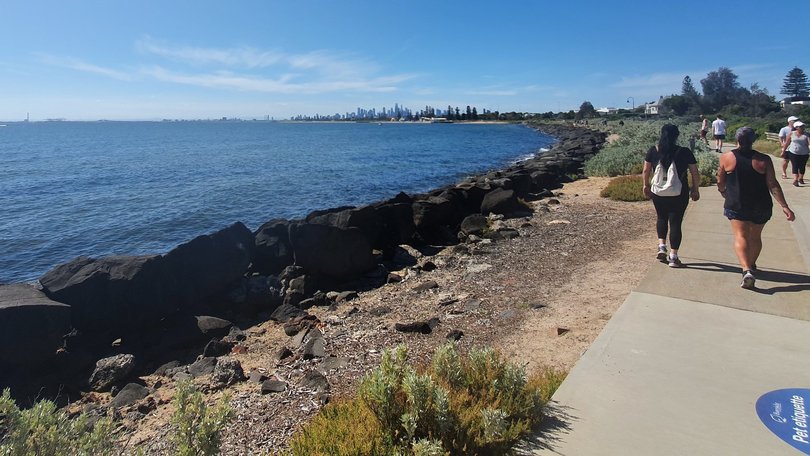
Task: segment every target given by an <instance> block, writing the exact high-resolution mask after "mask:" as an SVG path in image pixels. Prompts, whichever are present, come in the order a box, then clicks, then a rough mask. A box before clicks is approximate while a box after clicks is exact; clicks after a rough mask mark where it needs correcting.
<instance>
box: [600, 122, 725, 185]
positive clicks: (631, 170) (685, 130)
mask: <svg viewBox="0 0 810 456" xmlns="http://www.w3.org/2000/svg"><path fill="white" fill-rule="evenodd" d="M665 123H674V124H676V125H677V126H678V129H679V130H680V131H681V135H680V137H679V138H678V144H679V145H681V146H683V147H690V146H692V147H694V151H695V158H697V160H698V170H699V171H700V175H701V182H702V185H708V184H709V183H711V182H713V179H714V177H713V176H714V173H715V171H716V170H717V164H718V160H717V154H715V153H714V152H710V151H709V148H708V147H707V146H706V145H705V143H703V142H701V141H699V140H697V139H696V138H694V136H695V135H694V132H697V131H698V129H699V127H700V125H699V124H698V123H695V122H691V123H688V122H678V121H655V122H644V123H635V122H633V123H629V124H628V125H626V126H625V127H620V128H619V130H618V131H617V133H618V134H619V136H620V138H619V139H618V140H617V141H615V142H613V143H612V144H609V145H606V146H605V147H604V148H603V149H602V150H601V151H600V152H599V153H598V154H596V155H595V156H593V157H592V158H591V159H590V160H588V161H587V162H586V163H585V174H586V175H587V176H602V177H614V176H625V175H629V174H639V173H641V170H642V168H643V165H644V156H645V155H646V153H647V150H649V148H650V147H652V146H653V145H655V143H656V142H658V139H659V137H660V134H661V127H662V126H663V125H664V124H665ZM690 137H691V138H692V139H693V140H694V141H693V144H690Z"/></svg>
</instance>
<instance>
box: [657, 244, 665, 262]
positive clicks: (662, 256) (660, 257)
mask: <svg viewBox="0 0 810 456" xmlns="http://www.w3.org/2000/svg"><path fill="white" fill-rule="evenodd" d="M667 257H668V255H667V246H665V245H659V246H658V254H656V255H655V258H656V259H657V260H658V261H660V262H662V263H666V262H667Z"/></svg>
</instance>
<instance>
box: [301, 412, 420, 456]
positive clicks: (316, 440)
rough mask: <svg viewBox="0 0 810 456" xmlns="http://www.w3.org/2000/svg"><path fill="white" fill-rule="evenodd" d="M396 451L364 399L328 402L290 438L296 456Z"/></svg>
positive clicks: (385, 455) (381, 455)
mask: <svg viewBox="0 0 810 456" xmlns="http://www.w3.org/2000/svg"><path fill="white" fill-rule="evenodd" d="M359 423H362V425H358V424H359ZM394 450H395V447H394V445H393V444H392V442H391V439H390V438H389V437H388V436H387V435H386V433H385V432H383V429H382V427H381V425H380V421H379V420H378V419H377V417H376V416H375V415H374V413H373V412H372V411H371V409H370V408H369V407H368V406H367V405H366V403H365V402H364V401H363V400H362V399H360V398H355V399H353V400H351V401H349V402H335V403H332V404H329V405H327V406H326V407H324V408H323V410H321V412H320V413H318V415H316V416H315V418H313V419H312V421H311V422H309V423H308V424H307V425H306V426H305V427H304V428H303V429H302V430H301V431H300V432H298V433H297V434H296V435H295V436H293V438H292V440H290V453H291V454H294V455H307V456H310V455H311V456H354V455H369V456H377V455H379V456H388V455H390V454H395V451H394ZM422 454H430V453H422Z"/></svg>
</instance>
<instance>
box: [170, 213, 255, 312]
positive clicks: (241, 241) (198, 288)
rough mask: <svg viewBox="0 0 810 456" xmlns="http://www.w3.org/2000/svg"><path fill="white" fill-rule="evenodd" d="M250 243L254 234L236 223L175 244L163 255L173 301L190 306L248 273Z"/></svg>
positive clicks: (220, 291)
mask: <svg viewBox="0 0 810 456" xmlns="http://www.w3.org/2000/svg"><path fill="white" fill-rule="evenodd" d="M253 245H254V237H253V233H252V232H251V231H250V230H249V229H248V228H247V227H246V226H245V225H243V224H242V223H241V222H237V223H234V224H233V225H231V226H229V227H228V228H225V229H223V230H220V231H217V232H216V233H213V234H209V235H203V236H198V237H196V238H194V239H192V240H191V241H189V242H186V243H185V244H181V245H179V246H177V247H175V248H174V249H173V250H172V251H170V252H169V253H167V254H166V255H165V257H164V262H165V269H166V279H167V287H168V290H167V291H168V292H169V295H170V296H171V299H172V301H174V302H178V303H179V304H180V306H181V307H192V306H195V305H197V304H200V303H203V302H205V300H206V298H208V297H210V296H213V295H214V294H217V293H222V292H224V291H226V290H227V289H228V288H229V287H230V286H231V285H232V284H233V283H234V282H236V281H237V280H239V279H240V278H242V276H244V275H245V273H246V272H247V270H248V266H249V265H250V260H251V253H252V252H251V251H252V249H253Z"/></svg>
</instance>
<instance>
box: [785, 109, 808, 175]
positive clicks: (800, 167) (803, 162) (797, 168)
mask: <svg viewBox="0 0 810 456" xmlns="http://www.w3.org/2000/svg"><path fill="white" fill-rule="evenodd" d="M793 126H794V127H795V128H796V131H793V132H791V133H790V135H789V136H788V138H787V141H786V142H785V144H783V145H782V155H783V156H786V157H788V158H789V159H790V164H791V166H792V168H793V186H794V187H798V186H799V184H801V185H804V171H805V168H806V167H807V157H808V156H810V138H808V136H807V133H805V130H804V129H805V126H804V122H802V121H799V120H797V121H796V122H794V123H793Z"/></svg>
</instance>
